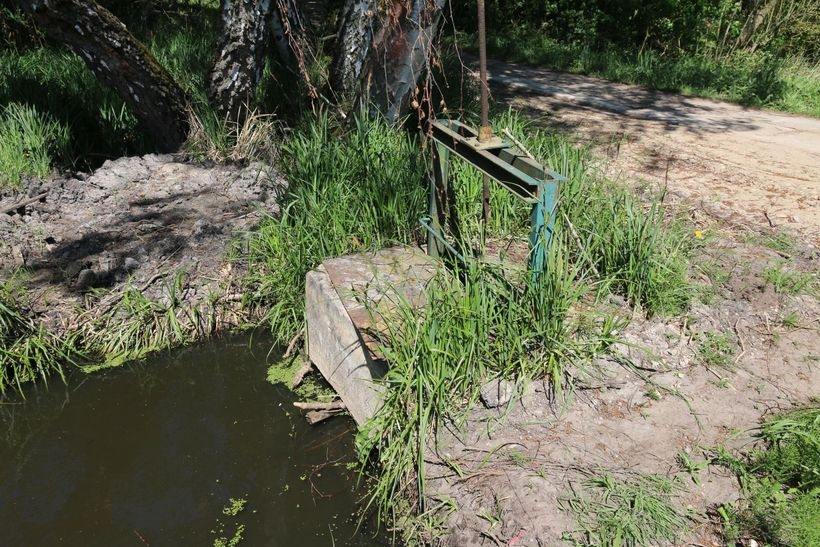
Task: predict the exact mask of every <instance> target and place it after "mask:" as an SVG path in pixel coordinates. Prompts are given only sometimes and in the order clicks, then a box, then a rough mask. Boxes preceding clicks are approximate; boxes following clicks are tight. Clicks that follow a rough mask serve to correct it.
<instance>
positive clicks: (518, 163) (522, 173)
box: [422, 120, 566, 280]
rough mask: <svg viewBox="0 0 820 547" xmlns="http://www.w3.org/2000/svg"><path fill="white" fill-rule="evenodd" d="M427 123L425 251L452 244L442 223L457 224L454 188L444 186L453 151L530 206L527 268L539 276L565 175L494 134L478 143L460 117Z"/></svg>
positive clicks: (436, 250) (545, 262) (453, 225)
mask: <svg viewBox="0 0 820 547" xmlns="http://www.w3.org/2000/svg"><path fill="white" fill-rule="evenodd" d="M428 128H429V134H430V135H431V137H432V139H433V141H434V143H435V146H434V147H433V154H434V160H433V173H434V176H433V177H432V178H431V180H430V213H429V219H430V220H429V221H428V222H423V223H422V224H423V225H424V227H425V228H426V229H427V231H428V242H427V252H428V253H429V254H431V255H433V256H438V253H439V252H440V251H442V250H443V247H444V246H445V245H446V246H447V247H451V245H449V244H448V243H447V242H446V240H445V239H444V236H443V234H444V230H443V227H444V226H449V227H450V229H451V230H455V229H456V223H455V222H454V215H455V211H454V209H455V208H454V206H453V204H452V201H453V198H452V196H451V194H452V192H451V189H450V188H449V187H448V177H449V161H450V154H451V153H452V154H455V155H457V156H458V157H460V158H461V159H462V160H464V161H466V162H467V163H469V164H470V165H472V166H473V167H474V168H475V169H477V170H478V171H480V172H482V173H484V174H485V175H487V176H489V177H490V178H491V179H493V180H495V181H496V182H497V183H498V184H500V185H501V186H502V187H504V188H506V189H507V190H509V191H510V192H512V193H513V194H515V195H516V196H518V197H519V198H521V199H522V200H524V201H525V202H527V203H529V204H530V205H531V207H532V209H531V212H530V238H529V239H530V268H531V270H532V272H533V278H534V279H535V280H537V279H538V277H539V276H540V275H541V274H542V273H543V272H544V271H545V269H546V264H547V259H546V257H547V250H548V249H549V245H550V243H551V240H552V232H553V229H554V227H555V208H556V206H557V204H558V190H559V187H560V184H561V183H562V182H563V181H565V180H566V178H565V177H564V176H562V175H559V174H558V173H556V172H554V171H551V170H549V169H547V168H545V167H543V166H542V165H540V164H538V163H537V162H535V161H533V160H531V159H530V158H529V157H527V156H526V155H525V154H524V153H523V152H521V151H520V150H518V149H517V148H515V147H513V146H511V145H509V144H508V143H506V142H505V141H503V140H502V139H500V138H498V137H493V138H492V139H490V140H488V141H484V142H479V141H478V133H477V132H476V131H475V130H474V129H472V128H471V127H469V126H467V125H465V124H462V123H461V122H458V121H455V120H434V121H431V122H430V124H429V126H428ZM425 220H427V219H425ZM455 235H457V234H455ZM448 250H452V251H455V249H448Z"/></svg>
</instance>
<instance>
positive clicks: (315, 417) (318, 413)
mask: <svg viewBox="0 0 820 547" xmlns="http://www.w3.org/2000/svg"><path fill="white" fill-rule="evenodd" d="M341 411H342V410H341V409H339V410H311V411H310V412H308V413H307V414H305V420H307V423H308V424H309V425H316V424H318V423H319V422H324V421H325V420H327V419H328V418H332V417H333V416H336V415H337V414H338V413H339V412H341Z"/></svg>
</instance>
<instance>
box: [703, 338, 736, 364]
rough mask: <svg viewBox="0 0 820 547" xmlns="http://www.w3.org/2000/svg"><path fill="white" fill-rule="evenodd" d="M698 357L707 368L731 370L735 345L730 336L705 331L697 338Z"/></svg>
mask: <svg viewBox="0 0 820 547" xmlns="http://www.w3.org/2000/svg"><path fill="white" fill-rule="evenodd" d="M698 338H699V339H698V346H697V352H698V357H700V359H701V360H702V361H703V362H704V363H706V364H707V365H709V366H713V367H720V368H723V369H728V370H731V369H732V368H733V366H734V356H735V354H736V353H737V344H736V343H735V340H734V338H733V337H732V335H730V334H727V333H723V332H714V331H707V332H703V333H701V334H700V336H699V337H698Z"/></svg>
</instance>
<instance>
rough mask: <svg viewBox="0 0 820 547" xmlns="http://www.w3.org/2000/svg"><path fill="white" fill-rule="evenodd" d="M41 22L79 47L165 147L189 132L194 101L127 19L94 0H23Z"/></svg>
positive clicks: (76, 49) (49, 31)
mask: <svg viewBox="0 0 820 547" xmlns="http://www.w3.org/2000/svg"><path fill="white" fill-rule="evenodd" d="M19 4H20V6H21V7H22V8H23V9H24V10H26V11H28V12H29V13H30V14H31V15H32V18H33V19H34V22H35V23H36V24H37V26H38V27H39V28H40V29H41V30H42V31H43V32H45V33H46V34H47V35H48V36H50V37H51V38H53V39H55V40H57V41H59V42H62V43H64V44H65V45H67V46H68V47H69V48H70V49H71V50H72V51H74V52H75V53H77V54H78V55H79V56H80V57H81V58H82V59H83V61H84V62H85V64H86V65H87V66H88V68H90V69H91V71H92V72H93V73H94V75H95V76H96V77H97V78H98V79H99V80H101V81H102V82H104V83H105V84H107V85H109V86H110V87H111V88H113V89H114V91H116V92H117V94H118V95H119V96H120V97H121V98H122V100H123V101H124V102H125V104H126V105H127V106H128V108H129V109H130V110H131V112H133V113H134V115H135V116H136V118H137V120H138V121H139V123H140V126H141V127H142V128H143V130H144V131H145V132H146V133H148V134H149V135H150V136H151V137H153V139H154V141H155V142H156V145H157V148H158V149H159V150H160V151H163V152H172V151H175V150H178V149H179V147H180V146H181V145H182V143H183V142H184V141H185V139H186V138H187V136H188V129H189V123H188V102H187V100H186V98H185V94H184V92H183V91H182V89H181V88H180V87H179V86H178V85H177V83H176V82H175V81H174V79H173V78H172V77H171V75H170V74H169V73H168V72H167V71H166V70H165V69H164V68H163V67H162V66H161V65H160V64H159V63H157V61H156V60H155V59H154V57H153V56H152V55H151V53H150V52H149V51H148V50H147V49H146V48H145V46H143V45H142V44H141V43H140V42H139V41H137V40H136V39H135V38H134V37H133V36H132V35H131V33H130V32H128V29H126V28H125V25H123V24H122V22H120V20H119V19H117V18H116V17H115V16H114V15H112V14H111V12H109V11H108V10H106V9H105V8H103V7H102V6H100V5H99V4H97V3H96V2H94V1H93V0H19Z"/></svg>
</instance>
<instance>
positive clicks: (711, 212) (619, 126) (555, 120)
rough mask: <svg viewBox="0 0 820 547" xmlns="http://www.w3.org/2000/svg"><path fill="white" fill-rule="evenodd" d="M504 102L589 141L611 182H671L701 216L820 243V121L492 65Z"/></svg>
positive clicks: (496, 87) (494, 81) (492, 75)
mask: <svg viewBox="0 0 820 547" xmlns="http://www.w3.org/2000/svg"><path fill="white" fill-rule="evenodd" d="M488 65H489V66H488V67H489V73H490V83H491V86H492V87H493V88H494V94H495V97H496V98H497V99H500V100H501V101H503V102H507V103H509V104H511V105H512V106H513V107H516V108H519V109H524V110H527V111H529V112H530V113H533V114H535V115H541V116H544V115H545V116H546V118H545V121H546V123H547V124H548V125H549V126H550V127H553V128H556V129H559V130H562V131H567V132H570V133H571V134H573V135H574V136H575V137H576V138H577V139H579V141H581V142H584V143H590V144H591V145H593V146H594V147H595V148H596V149H597V151H598V152H599V153H600V156H601V157H604V158H606V159H607V161H605V162H604V165H603V167H604V169H605V170H606V172H607V173H608V174H609V175H615V176H624V177H625V178H628V179H630V180H633V181H634V180H639V181H641V180H642V181H646V182H649V183H655V184H666V187H667V189H668V190H669V192H670V193H671V194H672V195H674V196H679V197H682V198H684V199H685V200H686V201H687V202H688V203H689V204H690V207H692V209H693V210H692V214H693V215H694V216H698V215H703V214H705V215H708V216H713V217H717V218H719V219H720V220H722V221H724V222H729V223H730V224H736V225H739V227H742V228H749V227H751V228H755V229H758V228H769V229H770V228H775V229H782V230H786V231H788V232H793V233H795V234H797V235H799V236H802V237H803V238H805V239H807V240H809V241H810V242H812V243H813V244H814V245H819V244H820V120H818V119H813V118H803V117H799V116H792V115H788V114H780V113H775V112H768V111H763V110H758V109H753V108H746V107H742V106H737V105H733V104H728V103H723V102H718V101H711V100H707V99H699V98H693V97H684V96H680V95H673V94H667V93H661V92H656V91H648V90H646V89H644V88H641V87H637V86H631V85H625V84H618V83H612V82H607V81H604V80H599V79H595V78H590V77H586V76H577V75H572V74H562V73H556V72H550V71H548V70H543V69H539V68H534V67H529V66H522V65H513V64H509V63H503V62H499V61H490V62H489V63H488Z"/></svg>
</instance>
